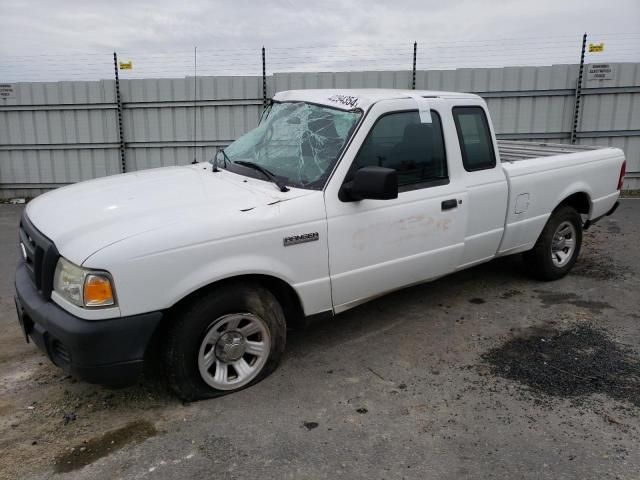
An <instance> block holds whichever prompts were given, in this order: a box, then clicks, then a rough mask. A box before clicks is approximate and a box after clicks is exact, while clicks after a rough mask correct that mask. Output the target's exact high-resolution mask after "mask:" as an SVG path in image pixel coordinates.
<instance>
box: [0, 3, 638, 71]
mask: <svg viewBox="0 0 640 480" xmlns="http://www.w3.org/2000/svg"><path fill="white" fill-rule="evenodd" d="M638 19H640V3H639V2H638V1H637V0H611V1H608V2H601V1H598V2H596V1H593V0H591V1H580V0H567V1H557V0H536V1H535V2H533V1H531V0H525V1H523V0H517V1H515V0H514V1H508V0H482V1H478V0H461V1H449V2H447V1H444V0H438V1H434V0H421V1H417V0H404V1H394V2H382V1H374V0H367V1H365V0H355V1H351V2H344V1H336V0H329V1H324V2H315V3H311V2H300V1H294V0H272V1H269V2H253V1H248V0H235V1H233V2H220V1H217V2H211V1H204V0H190V1H184V2H176V1H175V0H171V1H169V0H154V1H150V0H142V1H124V0H110V1H92V0H84V1H80V0H62V1H59V2H51V1H50V0H30V1H18V0H5V1H4V2H3V6H2V30H1V33H0V35H1V38H0V40H2V41H1V42H0V57H2V58H1V60H2V61H1V62H0V80H6V81H16V80H19V79H25V80H27V79H43V80H45V79H60V78H70V79H73V78H110V76H111V68H112V65H110V61H111V56H110V52H112V51H113V50H117V51H118V52H119V53H120V54H121V57H122V58H123V59H124V58H126V59H132V60H133V61H134V71H133V72H130V73H129V72H124V73H123V75H125V76H126V75H130V76H183V75H188V74H189V73H190V71H191V64H192V61H193V60H192V53H191V52H192V49H193V46H194V45H197V46H198V50H199V53H200V56H199V62H198V63H199V68H200V69H201V73H205V74H207V73H208V74H213V73H224V74H232V73H237V74H242V73H254V74H255V73H259V70H260V61H259V49H260V47H261V46H262V45H265V46H266V47H267V56H268V60H269V63H268V67H269V69H270V71H274V70H276V71H277V70H292V69H295V70H311V69H316V68H317V69H323V70H331V69H340V70H345V69H394V68H399V66H402V65H407V66H408V67H410V62H411V45H412V43H413V41H414V40H417V41H418V42H419V67H420V66H421V65H420V64H422V67H423V68H432V67H440V68H453V67H456V66H481V65H492V64H496V65H499V64H545V63H547V64H548V63H566V62H575V61H577V50H578V49H579V41H580V35H581V33H582V32H584V31H587V32H590V33H591V32H593V38H594V40H597V39H604V40H606V42H607V48H606V50H605V54H604V55H602V56H600V57H598V61H600V60H602V61H604V60H628V61H631V60H635V61H637V60H640V54H639V53H638V50H639V48H638V47H640V25H639V24H638ZM620 33H635V35H626V36H625V35H619V34H620ZM496 39H511V40H504V41H498V40H496ZM318 46H326V48H318ZM54 55H55V56H54Z"/></svg>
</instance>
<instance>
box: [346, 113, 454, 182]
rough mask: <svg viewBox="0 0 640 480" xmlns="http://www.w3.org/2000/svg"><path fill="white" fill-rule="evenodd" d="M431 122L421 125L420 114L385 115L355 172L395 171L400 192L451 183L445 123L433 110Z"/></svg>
mask: <svg viewBox="0 0 640 480" xmlns="http://www.w3.org/2000/svg"><path fill="white" fill-rule="evenodd" d="M431 119H432V123H420V116H419V115H418V112H417V111H408V112H398V113H390V114H387V115H384V116H382V117H381V118H380V119H378V121H377V122H376V124H375V125H374V126H373V128H372V129H371V131H370V132H369V135H368V136H367V138H366V140H365V141H364V143H363V144H362V147H360V151H359V152H358V155H357V156H356V158H355V160H354V164H353V165H352V168H351V173H352V174H353V173H355V171H356V170H357V169H359V168H362V167H368V166H380V167H386V168H393V169H395V170H396V171H397V172H398V187H399V190H400V191H406V190H414V189H417V188H423V187H427V186H433V185H434V184H437V185H442V184H445V183H448V174H447V160H446V155H445V149H444V138H443V135H442V123H441V122H440V116H439V115H438V114H437V112H435V111H433V110H431ZM403 187H404V188H403Z"/></svg>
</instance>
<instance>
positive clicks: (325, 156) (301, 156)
mask: <svg viewBox="0 0 640 480" xmlns="http://www.w3.org/2000/svg"><path fill="white" fill-rule="evenodd" d="M361 114H362V113H361V112H360V111H357V112H356V111H352V112H345V111H341V110H337V109H334V108H328V107H321V106H318V105H312V104H309V103H303V102H295V103H274V104H273V106H272V107H271V110H270V111H269V112H268V115H267V116H266V118H264V119H263V120H262V122H261V123H260V125H259V126H258V127H257V128H255V129H254V130H252V131H250V132H249V133H247V134H245V135H243V136H242V137H240V138H239V139H238V140H236V141H235V142H233V143H232V144H231V145H229V146H228V147H227V148H226V149H225V150H224V151H225V153H226V156H227V159H228V160H231V161H232V162H236V161H248V162H254V163H256V164H258V165H259V166H261V167H263V168H264V169H266V170H268V171H269V172H270V173H273V174H274V175H275V176H276V177H280V178H282V179H283V180H284V181H285V182H286V183H287V184H288V185H292V186H295V187H302V188H313V189H321V188H322V187H323V186H324V183H325V181H326V179H327V177H328V176H329V173H330V172H331V169H332V168H333V166H334V165H335V163H336V161H337V159H338V155H339V154H340V151H341V150H342V147H343V146H344V144H345V142H346V141H347V139H348V138H349V135H350V134H351V131H352V130H353V128H354V127H355V125H356V124H357V122H358V119H359V118H360V116H361ZM219 163H221V162H219ZM227 166H228V165H227ZM232 169H233V170H235V168H234V167H232ZM243 173H244V171H243ZM257 176H259V175H257Z"/></svg>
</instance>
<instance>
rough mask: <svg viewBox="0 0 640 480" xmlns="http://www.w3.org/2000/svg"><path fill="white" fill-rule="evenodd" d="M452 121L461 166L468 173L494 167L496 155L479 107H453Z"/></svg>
mask: <svg viewBox="0 0 640 480" xmlns="http://www.w3.org/2000/svg"><path fill="white" fill-rule="evenodd" d="M453 119H454V121H455V123H456V130H457V132H458V140H459V141H460V149H461V151H462V164H463V165H464V169H465V170H467V171H468V172H474V171H476V170H486V169H489V168H494V167H495V166H496V155H495V153H494V151H493V141H492V140H491V132H490V131H489V122H488V121H487V116H486V115H485V113H484V110H483V109H482V108H481V107H455V108H454V109H453Z"/></svg>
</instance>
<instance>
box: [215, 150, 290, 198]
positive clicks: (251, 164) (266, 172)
mask: <svg viewBox="0 0 640 480" xmlns="http://www.w3.org/2000/svg"><path fill="white" fill-rule="evenodd" d="M225 155H226V154H225ZM232 163H235V164H237V165H242V166H243V167H248V168H253V169H254V170H257V171H259V172H260V173H262V174H263V175H264V176H265V177H267V178H268V179H269V180H270V181H271V182H273V183H275V184H276V185H277V187H278V188H279V189H280V191H281V192H288V191H289V189H288V188H287V186H286V185H285V184H284V183H283V182H281V181H280V180H278V177H276V176H275V175H274V174H273V173H271V172H270V171H269V170H267V169H266V168H264V167H263V166H262V165H258V164H257V163H255V162H247V161H245V160H233V161H232Z"/></svg>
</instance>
